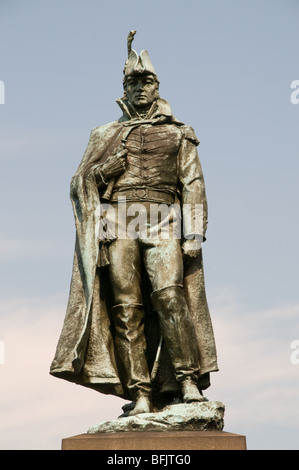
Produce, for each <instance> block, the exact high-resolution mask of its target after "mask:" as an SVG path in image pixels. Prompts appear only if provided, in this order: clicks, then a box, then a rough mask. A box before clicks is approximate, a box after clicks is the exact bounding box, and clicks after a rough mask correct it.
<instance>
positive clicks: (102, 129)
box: [90, 121, 120, 138]
mask: <svg viewBox="0 0 299 470" xmlns="http://www.w3.org/2000/svg"><path fill="white" fill-rule="evenodd" d="M118 127H120V126H119V122H118V121H113V122H109V123H108V124H103V125H102V126H96V127H94V128H93V129H91V131H90V137H91V138H102V137H104V136H106V135H107V134H110V133H113V132H115V130H117V128H118Z"/></svg>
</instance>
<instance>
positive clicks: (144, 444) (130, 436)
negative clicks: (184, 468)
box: [62, 431, 246, 451]
mask: <svg viewBox="0 0 299 470" xmlns="http://www.w3.org/2000/svg"><path fill="white" fill-rule="evenodd" d="M62 450H122V451H127V450H173V451H177V450H246V437H245V436H242V435H239V434H233V433H230V432H224V431H182V432H180V431H178V432H119V433H95V434H80V435H78V436H73V437H68V438H65V439H62Z"/></svg>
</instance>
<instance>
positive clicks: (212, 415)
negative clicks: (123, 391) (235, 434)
mask: <svg viewBox="0 0 299 470" xmlns="http://www.w3.org/2000/svg"><path fill="white" fill-rule="evenodd" d="M224 411H225V406H224V404H223V403H221V402H219V401H212V402H203V403H190V404H186V403H182V404H177V405H170V406H167V407H166V408H164V409H163V410H162V411H160V412H156V413H143V414H139V415H136V416H128V417H125V418H118V419H115V420H111V421H105V422H102V423H99V424H96V425H95V426H92V427H91V428H89V429H88V432H87V433H88V434H95V433H126V432H135V431H142V432H177V431H222V430H223V427H224Z"/></svg>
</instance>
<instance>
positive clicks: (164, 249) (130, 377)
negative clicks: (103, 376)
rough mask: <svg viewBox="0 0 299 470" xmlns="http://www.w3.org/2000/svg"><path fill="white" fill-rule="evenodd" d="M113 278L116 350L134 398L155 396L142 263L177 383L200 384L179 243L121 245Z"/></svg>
mask: <svg viewBox="0 0 299 470" xmlns="http://www.w3.org/2000/svg"><path fill="white" fill-rule="evenodd" d="M109 260H110V266H109V276H110V284H111V287H112V290H113V295H114V307H113V309H112V311H113V318H114V323H115V331H116V335H115V345H116V349H117V350H118V353H119V357H120V362H121V363H122V369H123V375H124V382H125V384H126V387H127V389H129V390H130V393H131V396H132V397H133V399H134V397H136V395H138V392H139V391H141V392H142V393H145V394H150V390H151V382H150V374H149V371H148V366H147V361H146V359H145V357H146V355H145V351H146V341H145V337H144V310H143V305H142V291H141V263H142V262H143V264H144V267H145V269H146V271H147V274H148V277H149V280H150V282H151V287H152V294H151V300H152V304H153V307H154V309H155V311H156V312H157V314H158V318H159V324H160V330H161V333H162V336H163V338H164V342H165V346H166V347H167V350H168V353H169V355H170V359H171V362H172V365H173V367H174V372H175V376H176V379H177V380H178V381H182V380H183V379H184V378H186V377H187V376H189V377H190V376H191V377H192V378H193V380H195V381H196V380H197V378H198V356H197V347H196V340H195V333H194V328H193V323H192V322H191V319H190V314H189V310H188V306H187V303H186V300H185V295H184V290H183V286H182V284H183V259H182V252H181V247H180V242H179V240H176V239H174V240H173V239H170V240H169V239H168V240H151V239H135V240H132V239H124V240H123V239H117V240H115V241H113V242H112V243H111V245H110V246H109Z"/></svg>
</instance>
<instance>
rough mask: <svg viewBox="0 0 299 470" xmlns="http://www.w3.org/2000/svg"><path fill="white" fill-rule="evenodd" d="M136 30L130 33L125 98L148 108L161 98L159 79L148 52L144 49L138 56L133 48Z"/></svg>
mask: <svg viewBox="0 0 299 470" xmlns="http://www.w3.org/2000/svg"><path fill="white" fill-rule="evenodd" d="M135 34H136V31H131V32H130V33H129V35H128V59H127V61H126V63H125V67H124V79H123V86H124V93H125V98H126V99H127V100H128V101H129V102H130V103H131V104H132V105H133V106H134V107H135V108H136V109H137V110H143V109H144V110H146V109H148V108H150V106H151V105H152V103H153V102H154V101H155V100H156V99H157V98H159V80H158V78H157V74H156V72H155V69H154V67H153V65H152V63H151V61H150V58H149V55H148V52H147V51H145V50H143V51H141V53H140V55H139V56H138V54H137V52H136V51H134V50H133V49H132V47H131V46H132V42H133V39H134V36H135Z"/></svg>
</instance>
